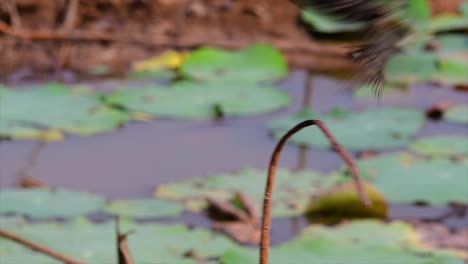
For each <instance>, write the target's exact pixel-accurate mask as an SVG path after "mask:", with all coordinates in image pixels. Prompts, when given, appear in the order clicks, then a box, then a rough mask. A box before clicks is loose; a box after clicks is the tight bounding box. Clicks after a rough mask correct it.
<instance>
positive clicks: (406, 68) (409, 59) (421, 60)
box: [384, 53, 437, 84]
mask: <svg viewBox="0 0 468 264" xmlns="http://www.w3.org/2000/svg"><path fill="white" fill-rule="evenodd" d="M436 72H437V56H436V55H435V54H429V53H425V54H414V55H413V54H411V55H403V54H399V55H395V56H393V57H392V58H390V60H389V61H388V62H387V64H386V66H385V73H384V74H385V79H386V80H387V81H389V82H395V83H403V84H406V83H411V82H416V81H427V80H429V79H430V78H431V77H432V76H433V75H434V74H435V73H436Z"/></svg>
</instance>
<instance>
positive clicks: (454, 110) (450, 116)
mask: <svg viewBox="0 0 468 264" xmlns="http://www.w3.org/2000/svg"><path fill="white" fill-rule="evenodd" d="M444 118H445V119H446V120H447V121H450V122H454V123H461V124H468V104H459V105H456V106H454V107H451V108H450V109H448V110H447V111H446V112H445V114H444Z"/></svg>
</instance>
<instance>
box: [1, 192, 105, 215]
mask: <svg viewBox="0 0 468 264" xmlns="http://www.w3.org/2000/svg"><path fill="white" fill-rule="evenodd" d="M104 205H105V199H104V198H102V197H100V196H97V195H94V194H89V193H85V192H76V191H69V190H62V189H56V190H49V189H1V190H0V214H20V215H27V216H30V217H34V218H54V217H72V216H80V215H85V214H88V213H92V212H95V211H97V210H99V209H101V208H102V207H104Z"/></svg>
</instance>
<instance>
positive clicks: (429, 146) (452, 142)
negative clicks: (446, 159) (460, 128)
mask: <svg viewBox="0 0 468 264" xmlns="http://www.w3.org/2000/svg"><path fill="white" fill-rule="evenodd" d="M410 148H411V150H413V151H415V152H417V153H420V154H425V155H433V156H450V155H467V154H468V137H466V136H456V135H453V136H443V135H440V136H432V137H425V138H420V139H418V140H416V141H415V142H413V143H412V144H411V146H410Z"/></svg>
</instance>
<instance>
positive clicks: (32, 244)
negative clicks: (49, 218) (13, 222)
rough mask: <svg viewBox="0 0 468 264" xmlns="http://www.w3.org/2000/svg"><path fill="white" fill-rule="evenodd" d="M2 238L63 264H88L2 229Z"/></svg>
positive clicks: (0, 229)
mask: <svg viewBox="0 0 468 264" xmlns="http://www.w3.org/2000/svg"><path fill="white" fill-rule="evenodd" d="M0 236H1V237H4V238H7V239H10V240H13V241H15V242H17V243H19V244H21V245H24V246H26V247H28V248H30V249H32V250H35V251H38V252H40V253H43V254H45V255H47V256H49V257H52V258H54V259H57V260H59V261H62V262H63V263H66V264H86V263H85V262H82V261H80V260H77V259H74V258H72V257H69V256H67V255H64V254H62V253H60V252H57V251H55V250H53V249H50V248H48V247H46V246H44V245H41V244H38V243H36V242H33V241H31V240H28V239H26V238H24V237H21V236H19V235H17V234H14V233H12V232H10V231H7V230H5V229H3V228H0Z"/></svg>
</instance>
